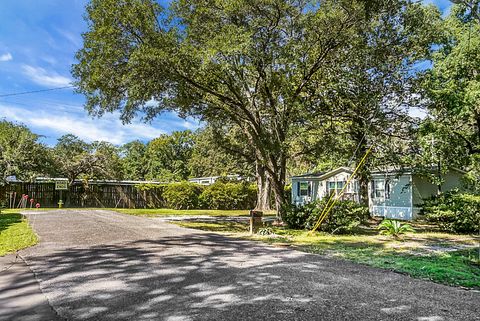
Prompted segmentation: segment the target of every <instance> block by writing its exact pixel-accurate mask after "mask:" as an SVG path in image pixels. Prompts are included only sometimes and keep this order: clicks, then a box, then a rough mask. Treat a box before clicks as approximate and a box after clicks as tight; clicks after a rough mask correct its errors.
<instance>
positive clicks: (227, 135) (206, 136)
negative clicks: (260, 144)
mask: <svg viewBox="0 0 480 321" xmlns="http://www.w3.org/2000/svg"><path fill="white" fill-rule="evenodd" d="M225 127H226V126H225V124H221V125H220V126H214V125H213V124H209V125H208V126H206V127H205V128H202V129H199V130H197V131H196V132H195V133H196V136H195V145H194V146H193V151H192V155H191V157H190V159H189V160H188V168H189V172H190V176H192V177H205V176H222V175H229V174H238V175H241V176H246V177H253V176H255V174H254V168H253V167H254V164H253V161H251V159H253V155H251V154H252V153H251V151H249V150H248V148H245V146H243V145H241V144H242V141H241V140H240V139H238V137H237V136H236V135H235V131H234V130H232V129H230V128H225ZM239 148H240V149H242V150H244V155H243V157H238V155H236V154H235V152H234V151H235V150H237V149H239ZM245 156H246V157H251V159H249V160H247V159H246V157H245Z"/></svg>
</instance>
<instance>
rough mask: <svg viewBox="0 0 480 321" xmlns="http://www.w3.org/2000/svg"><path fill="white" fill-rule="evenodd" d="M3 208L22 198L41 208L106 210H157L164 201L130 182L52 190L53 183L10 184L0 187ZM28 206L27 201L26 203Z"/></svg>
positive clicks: (99, 183)
mask: <svg viewBox="0 0 480 321" xmlns="http://www.w3.org/2000/svg"><path fill="white" fill-rule="evenodd" d="M0 192H1V194H0V195H3V199H4V201H5V204H4V205H5V206H6V207H13V208H16V207H18V206H19V204H20V201H21V198H22V195H28V197H29V199H30V198H33V199H34V203H33V204H32V206H33V207H35V204H36V203H37V202H38V203H40V206H41V207H58V202H59V201H60V196H61V199H62V201H63V203H64V207H110V208H153V207H155V208H158V207H163V206H164V205H165V204H164V201H163V199H162V198H161V197H160V195H159V193H158V191H157V190H156V189H150V190H141V189H139V188H138V187H137V185H136V184H131V183H122V182H116V183H112V182H109V183H102V182H98V183H95V182H94V183H88V184H85V183H82V182H75V183H73V184H71V185H70V186H69V189H68V190H64V191H59V190H55V183H54V182H33V183H26V182H13V183H9V184H7V185H4V186H0ZM27 207H30V202H27Z"/></svg>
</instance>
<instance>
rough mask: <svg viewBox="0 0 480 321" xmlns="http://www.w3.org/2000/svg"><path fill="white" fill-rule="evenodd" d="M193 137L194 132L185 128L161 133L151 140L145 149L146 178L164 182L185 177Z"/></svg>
mask: <svg viewBox="0 0 480 321" xmlns="http://www.w3.org/2000/svg"><path fill="white" fill-rule="evenodd" d="M194 139H195V135H194V133H192V131H190V130H185V131H174V132H173V133H171V134H170V135H167V134H163V135H160V137H158V138H155V139H153V140H151V141H150V142H149V143H148V145H147V149H146V151H145V159H146V164H147V173H146V178H147V179H155V180H160V181H165V182H170V181H180V180H185V179H187V178H188V177H189V175H190V172H189V168H188V162H189V160H190V158H191V155H192V151H193V145H194V142H195V140H194Z"/></svg>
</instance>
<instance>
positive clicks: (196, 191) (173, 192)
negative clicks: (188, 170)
mask: <svg viewBox="0 0 480 321" xmlns="http://www.w3.org/2000/svg"><path fill="white" fill-rule="evenodd" d="M202 190H203V186H201V185H198V184H194V183H189V182H180V183H171V184H168V185H167V186H166V187H165V191H164V193H163V197H164V199H165V202H166V205H167V207H168V208H173V209H177V210H188V209H195V208H198V206H199V201H198V197H199V196H200V194H201V193H202Z"/></svg>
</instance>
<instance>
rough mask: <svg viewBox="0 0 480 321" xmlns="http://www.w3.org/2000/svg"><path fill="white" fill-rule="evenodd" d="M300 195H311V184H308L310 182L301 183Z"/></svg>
mask: <svg viewBox="0 0 480 321" xmlns="http://www.w3.org/2000/svg"><path fill="white" fill-rule="evenodd" d="M299 195H300V196H310V184H308V182H300V183H299Z"/></svg>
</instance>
